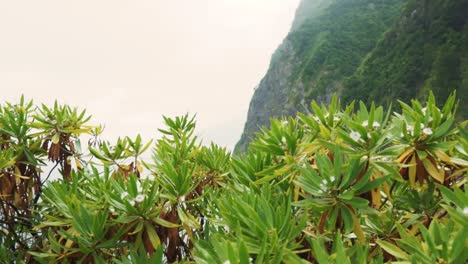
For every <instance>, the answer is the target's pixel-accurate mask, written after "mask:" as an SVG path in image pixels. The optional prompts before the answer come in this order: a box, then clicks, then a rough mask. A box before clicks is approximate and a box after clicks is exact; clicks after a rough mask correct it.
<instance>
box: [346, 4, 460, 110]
mask: <svg viewBox="0 0 468 264" xmlns="http://www.w3.org/2000/svg"><path fill="white" fill-rule="evenodd" d="M403 10H404V11H403V12H402V14H401V15H400V18H399V20H398V21H397V22H396V23H395V24H394V25H393V26H392V27H391V28H390V30H388V31H387V32H386V33H385V34H384V36H383V38H382V39H381V40H380V41H379V43H378V44H377V47H376V48H375V49H374V50H373V51H372V52H371V53H369V55H368V56H367V58H366V60H365V61H364V62H363V63H362V65H361V66H360V68H359V69H358V71H357V72H356V73H355V74H354V75H353V76H352V77H351V78H350V79H349V80H348V81H347V82H346V83H345V89H344V90H343V99H344V100H345V101H351V100H354V99H360V100H364V101H365V102H370V101H377V102H378V103H382V104H387V105H388V104H389V103H392V102H393V101H394V100H395V99H396V98H398V99H401V100H403V101H406V102H407V101H409V100H410V99H411V98H415V97H420V96H422V95H423V94H427V90H428V89H431V90H432V91H433V92H434V93H435V94H437V95H438V96H439V97H440V98H441V99H444V98H447V97H448V95H449V94H450V92H451V91H452V90H454V89H457V90H459V94H460V99H461V101H462V102H463V103H462V105H461V107H462V109H463V110H462V111H460V114H462V115H464V116H465V117H466V116H467V114H468V108H467V107H468V105H467V102H468V15H467V14H468V1H466V0H452V1H445V0H431V1H427V0H426V1H415V0H412V1H407V3H406V5H405V8H404V9H403Z"/></svg>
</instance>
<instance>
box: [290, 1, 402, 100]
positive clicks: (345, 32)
mask: <svg viewBox="0 0 468 264" xmlns="http://www.w3.org/2000/svg"><path fill="white" fill-rule="evenodd" d="M402 2H403V1H401V0H390V1H369V0H346V1H342V0H340V1H336V2H333V1H332V3H331V4H330V6H328V8H326V9H325V10H323V11H322V14H321V15H320V16H316V17H315V18H313V19H310V20H306V21H305V22H304V23H303V24H302V25H301V26H300V27H299V28H298V29H297V30H295V31H292V32H291V33H290V34H289V35H288V37H287V39H288V40H290V41H291V42H292V44H293V45H294V51H295V52H296V55H297V57H298V58H300V59H299V60H298V62H297V63H296V64H295V65H293V67H294V70H293V71H294V73H295V74H294V75H293V78H292V80H290V81H291V83H292V85H294V84H295V83H296V82H297V81H300V82H303V83H305V84H306V87H307V94H306V97H307V99H308V100H310V99H315V98H317V97H318V96H320V95H321V94H324V93H325V92H326V91H327V90H330V89H332V90H333V91H337V90H339V88H341V87H342V82H343V81H344V80H345V78H347V77H349V76H351V75H352V74H353V73H354V72H355V71H356V69H357V68H358V66H359V65H360V64H361V62H362V60H363V59H364V58H365V57H366V55H367V54H368V53H369V52H370V51H371V50H372V49H373V48H374V47H375V44H376V43H377V41H378V40H379V38H380V37H381V35H382V34H383V33H384V32H385V31H386V30H387V29H388V28H389V27H390V25H391V24H392V23H393V22H394V20H395V18H397V17H398V14H399V11H400V10H399V9H400V6H401V4H402Z"/></svg>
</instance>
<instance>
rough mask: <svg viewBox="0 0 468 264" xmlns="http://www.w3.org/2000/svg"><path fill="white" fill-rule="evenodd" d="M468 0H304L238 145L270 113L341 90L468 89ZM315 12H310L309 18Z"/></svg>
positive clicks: (443, 92) (385, 94)
mask: <svg viewBox="0 0 468 264" xmlns="http://www.w3.org/2000/svg"><path fill="white" fill-rule="evenodd" d="M467 13H468V1H467V0H454V1H443V0H437V1H413V0H390V1H382V0H346V1H345V0H335V1H332V0H329V1H325V0H324V1H312V0H304V1H302V3H301V5H300V6H299V8H298V10H297V13H296V21H295V22H294V23H293V27H292V29H291V32H290V33H289V34H288V36H287V37H286V38H285V39H284V41H283V43H282V44H281V45H280V47H279V48H278V49H277V51H276V52H275V54H273V56H272V60H271V64H270V67H269V69H268V72H267V73H266V75H265V77H264V78H263V79H262V80H261V82H260V84H259V87H258V88H257V89H256V91H255V94H254V96H253V98H252V101H251V103H250V108H249V112H248V117H247V121H246V124H245V129H244V133H243V135H242V137H241V140H240V141H239V143H238V144H237V146H236V150H241V151H243V150H245V149H246V147H247V144H248V142H249V138H251V137H252V136H253V135H254V132H257V131H259V129H260V127H262V126H268V125H269V119H270V118H272V117H279V116H282V115H286V116H289V115H295V114H296V112H297V111H305V110H306V109H307V105H308V102H310V101H311V100H317V101H324V102H328V101H329V100H330V98H331V94H333V93H334V92H337V93H338V95H339V96H340V97H342V99H343V100H344V101H345V102H351V101H352V100H355V99H359V100H363V101H364V102H366V103H369V102H371V101H376V102H377V103H379V104H384V105H389V104H390V103H393V105H394V106H396V105H398V104H395V103H394V101H395V100H396V99H400V100H403V101H405V102H409V100H410V98H421V97H425V96H427V94H428V91H429V90H433V91H434V92H435V94H436V95H437V96H439V97H440V98H442V99H444V98H447V96H448V94H449V93H450V92H451V91H453V90H455V89H456V90H459V93H458V94H459V95H460V96H459V98H460V100H461V104H460V106H461V111H460V112H459V115H460V116H464V117H466V114H465V113H467V112H468V109H467V104H466V102H467V95H466V94H468V59H467V52H466V51H467V50H468V44H467V43H468V37H467V30H468V27H466V20H467V17H468V16H467V15H466V14H467ZM307 15H309V16H310V17H309V18H307Z"/></svg>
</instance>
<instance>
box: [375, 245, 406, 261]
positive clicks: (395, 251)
mask: <svg viewBox="0 0 468 264" xmlns="http://www.w3.org/2000/svg"><path fill="white" fill-rule="evenodd" d="M377 244H379V246H380V247H381V248H382V249H383V250H385V251H387V252H388V253H390V254H391V255H393V256H395V257H396V258H398V259H401V260H410V258H409V256H408V254H407V253H406V252H404V251H403V250H401V249H400V248H399V247H397V246H396V245H394V244H391V243H389V242H387V241H384V240H377Z"/></svg>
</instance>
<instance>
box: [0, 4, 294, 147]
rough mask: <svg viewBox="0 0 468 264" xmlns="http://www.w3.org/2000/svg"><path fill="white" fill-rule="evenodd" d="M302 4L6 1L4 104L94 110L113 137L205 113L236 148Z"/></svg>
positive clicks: (0, 68)
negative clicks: (61, 105)
mask: <svg viewBox="0 0 468 264" xmlns="http://www.w3.org/2000/svg"><path fill="white" fill-rule="evenodd" d="M298 4H299V0H148V1H146V0H145V1H143V0H131V1H130V0H128V1H123V0H92V1H91V0H80V1H71V0H55V1H52V0H41V1H37V0H30V1H21V0H14V1H8V0H0V103H3V102H4V101H5V100H6V101H10V102H14V101H17V100H18V99H19V97H20V95H21V94H24V95H25V96H26V98H28V99H34V101H35V102H36V103H40V102H43V103H46V104H51V103H52V102H53V101H54V100H55V99H57V100H58V101H59V102H60V103H66V104H70V105H72V106H77V107H79V108H86V109H87V111H88V113H90V114H92V115H93V119H92V121H91V123H92V124H105V126H106V130H105V132H104V138H105V139H109V140H114V139H115V138H117V136H127V135H128V136H135V135H136V134H138V133H140V134H141V135H142V136H143V138H144V139H145V140H149V139H150V138H155V137H157V136H158V134H157V128H161V127H162V115H166V116H175V115H181V114H184V113H186V112H189V113H193V114H197V128H198V129H197V131H198V134H199V135H200V136H201V138H202V139H203V142H204V143H209V142H210V141H212V140H213V141H215V142H216V143H218V144H219V145H223V146H227V147H228V148H233V146H234V144H235V143H236V142H237V140H238V139H239V138H240V135H241V132H242V129H243V126H244V122H245V120H246V117H247V110H248V105H249V102H250V99H251V96H252V94H253V88H254V87H255V86H256V85H257V84H258V83H259V82H260V80H261V78H262V77H263V76H264V74H265V73H266V70H267V69H268V64H269V60H270V56H271V54H272V53H273V51H274V50H275V49H276V47H277V46H278V45H279V44H280V43H281V41H282V39H283V38H284V37H285V36H286V34H287V32H288V30H289V28H290V25H291V23H292V20H293V17H294V12H295V9H296V7H297V5H298Z"/></svg>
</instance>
